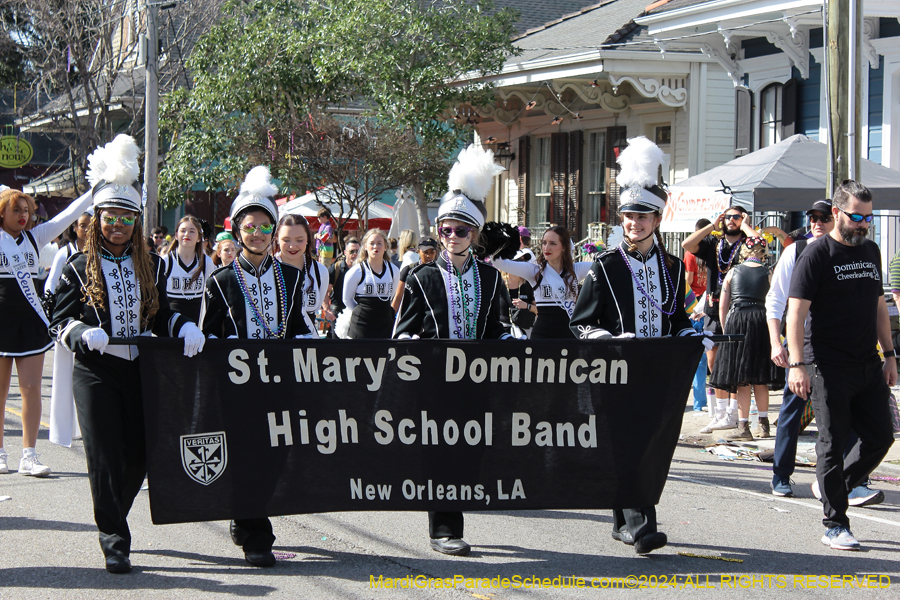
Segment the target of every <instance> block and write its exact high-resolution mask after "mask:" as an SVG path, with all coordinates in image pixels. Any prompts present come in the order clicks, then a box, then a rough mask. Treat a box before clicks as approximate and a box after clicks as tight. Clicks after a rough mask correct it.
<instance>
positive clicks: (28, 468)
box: [19, 454, 50, 477]
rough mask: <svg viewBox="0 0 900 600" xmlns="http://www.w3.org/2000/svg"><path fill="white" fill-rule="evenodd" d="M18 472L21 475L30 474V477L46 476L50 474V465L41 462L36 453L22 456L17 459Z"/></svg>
mask: <svg viewBox="0 0 900 600" xmlns="http://www.w3.org/2000/svg"><path fill="white" fill-rule="evenodd" d="M19 473H20V474H21V475H31V476H32V477H46V476H47V475H49V474H50V467H48V466H47V465H45V464H42V463H41V461H40V459H39V458H38V455H37V454H35V455H32V456H23V457H22V460H21V461H19Z"/></svg>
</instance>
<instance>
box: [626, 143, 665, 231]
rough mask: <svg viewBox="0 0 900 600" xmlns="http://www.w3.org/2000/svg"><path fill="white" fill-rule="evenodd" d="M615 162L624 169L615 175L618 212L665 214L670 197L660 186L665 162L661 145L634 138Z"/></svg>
mask: <svg viewBox="0 0 900 600" xmlns="http://www.w3.org/2000/svg"><path fill="white" fill-rule="evenodd" d="M616 160H617V162H618V163H619V166H620V167H621V168H620V170H619V174H618V175H616V183H617V184H618V185H619V212H623V213H624V212H634V213H652V212H658V213H660V214H662V212H663V209H665V207H666V199H667V198H668V194H667V193H666V191H665V190H664V189H662V188H661V187H660V186H659V185H658V182H659V167H660V165H661V164H662V161H663V151H662V150H660V149H659V146H657V145H656V144H654V143H653V142H651V141H650V140H648V139H647V138H646V137H644V136H642V135H641V136H638V137H634V138H631V139H629V140H628V147H627V148H625V149H624V150H622V152H621V153H620V154H619V158H618V159H616Z"/></svg>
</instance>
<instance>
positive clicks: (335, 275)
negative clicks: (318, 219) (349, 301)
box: [328, 237, 360, 315]
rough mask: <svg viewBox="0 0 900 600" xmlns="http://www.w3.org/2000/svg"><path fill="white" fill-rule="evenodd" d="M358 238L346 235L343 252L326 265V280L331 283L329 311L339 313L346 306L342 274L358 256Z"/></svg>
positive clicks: (343, 274)
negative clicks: (328, 265) (329, 264)
mask: <svg viewBox="0 0 900 600" xmlns="http://www.w3.org/2000/svg"><path fill="white" fill-rule="evenodd" d="M359 248H360V244H359V240H358V239H357V238H355V237H348V238H346V239H345V240H344V253H343V254H342V255H341V256H339V257H337V259H335V261H334V262H333V263H331V266H330V267H328V281H329V282H330V284H331V289H330V290H329V292H328V293H329V295H330V297H331V312H332V313H334V314H336V315H339V314H341V311H342V310H344V309H345V308H346V306H344V276H345V275H346V274H347V271H349V270H350V267H352V266H353V265H354V264H356V259H357V258H358V257H359Z"/></svg>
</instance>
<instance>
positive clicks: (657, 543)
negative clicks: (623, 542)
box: [634, 531, 669, 554]
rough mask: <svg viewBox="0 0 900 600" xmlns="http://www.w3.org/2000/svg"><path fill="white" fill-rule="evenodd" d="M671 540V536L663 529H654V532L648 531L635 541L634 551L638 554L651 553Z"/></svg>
mask: <svg viewBox="0 0 900 600" xmlns="http://www.w3.org/2000/svg"><path fill="white" fill-rule="evenodd" d="M668 542H669V538H667V537H666V534H664V533H663V532H661V531H654V532H653V533H647V534H644V535H642V536H641V537H639V538H638V539H637V540H635V542H634V551H635V552H637V553H638V554H650V553H651V552H653V551H654V550H658V549H660V548H662V547H663V546H665V545H666V544H667V543H668Z"/></svg>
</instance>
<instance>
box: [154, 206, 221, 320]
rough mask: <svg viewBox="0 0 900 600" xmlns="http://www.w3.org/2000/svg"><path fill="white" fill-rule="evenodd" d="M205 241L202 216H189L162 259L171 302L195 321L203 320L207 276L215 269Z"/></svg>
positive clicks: (183, 219)
mask: <svg viewBox="0 0 900 600" xmlns="http://www.w3.org/2000/svg"><path fill="white" fill-rule="evenodd" d="M205 244H206V242H205V241H204V238H203V225H202V224H201V223H200V219H198V218H197V217H193V216H191V215H188V216H186V217H183V218H182V219H181V220H180V221H179V222H178V227H176V228H175V237H174V238H173V239H172V243H171V244H169V249H168V250H167V251H166V256H165V258H164V259H163V260H164V261H165V263H166V279H167V281H168V284H167V288H166V291H167V292H168V296H169V304H170V305H171V307H172V310H175V311H178V312H179V313H181V314H182V315H183V316H185V317H187V318H188V319H190V320H191V321H193V322H194V323H199V322H200V305H201V304H203V290H204V289H205V288H206V278H207V277H209V276H210V274H212V272H213V271H214V270H215V265H214V264H213V261H212V258H210V257H209V256H207V254H206V252H205V251H204V245H205Z"/></svg>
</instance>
